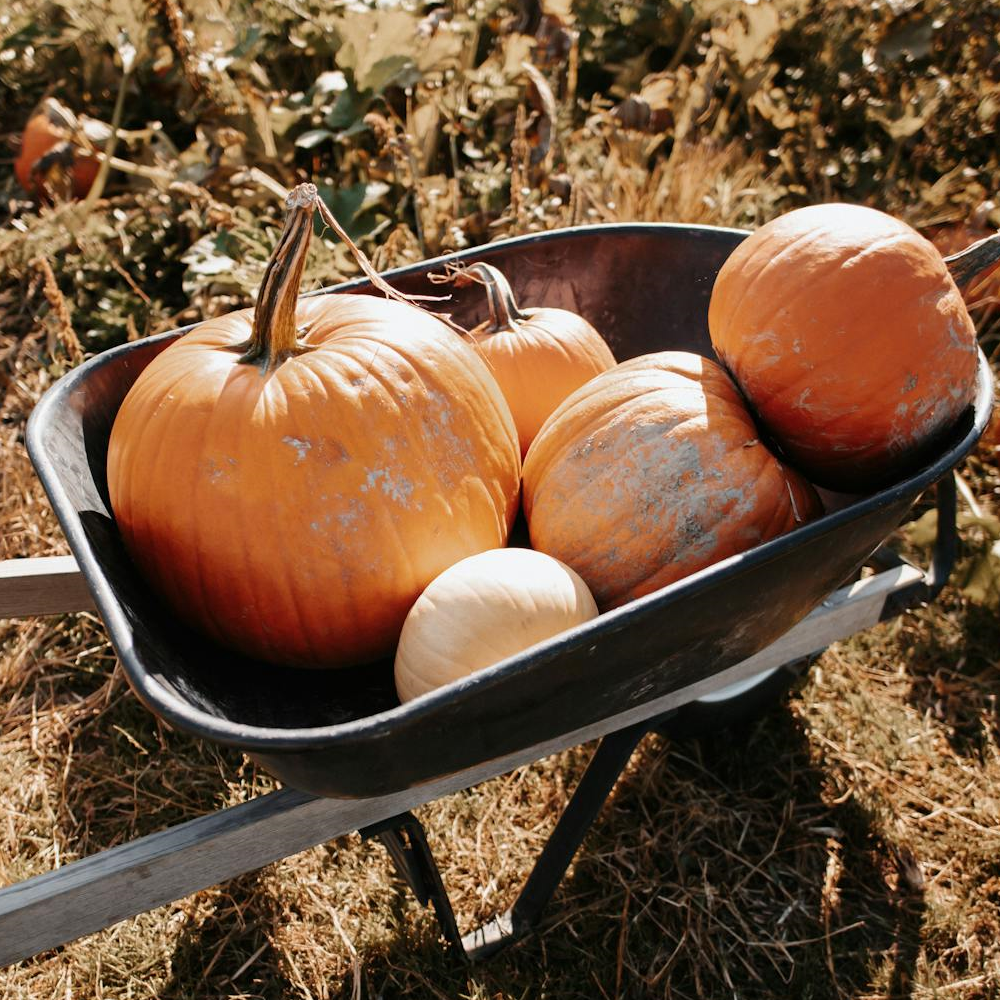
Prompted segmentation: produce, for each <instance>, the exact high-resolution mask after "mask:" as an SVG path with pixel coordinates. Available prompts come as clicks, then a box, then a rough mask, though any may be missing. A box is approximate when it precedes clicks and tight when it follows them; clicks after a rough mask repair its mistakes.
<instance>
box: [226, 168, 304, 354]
mask: <svg viewBox="0 0 1000 1000" xmlns="http://www.w3.org/2000/svg"><path fill="white" fill-rule="evenodd" d="M318 201H319V195H318V194H317V193H316V185H315V184H299V185H298V187H295V188H293V189H292V190H291V191H290V192H289V193H288V197H287V198H286V199H285V207H286V208H287V209H288V214H287V215H286V216H285V228H284V229H283V230H282V233H281V239H279V240H278V245H277V246H276V247H275V248H274V252H273V253H272V254H271V258H270V260H268V262H267V270H265V272H264V280H263V281H262V282H261V286H260V294H259V295H258V297H257V307H256V309H254V314H253V332H252V333H251V334H250V339H249V340H248V341H247V342H246V343H244V344H240V345H239V347H238V348H236V349H237V350H241V351H243V354H242V355H241V357H240V359H239V361H240V364H245V365H257V367H258V368H260V369H261V371H262V372H263V373H264V374H267V373H269V372H272V371H274V370H275V369H276V368H278V367H279V366H280V365H281V363H282V362H283V361H285V360H287V359H288V358H294V357H295V356H296V355H299V354H303V353H305V352H306V351H311V350H312V347H310V346H309V345H307V344H300V343H299V342H298V330H297V329H296V326H295V313H296V307H297V305H298V301H299V286H300V285H301V282H302V269H303V268H304V267H305V263H306V252H307V251H308V249H309V240H310V239H311V238H312V230H313V211H314V210H315V208H316V203H317V202H318Z"/></svg>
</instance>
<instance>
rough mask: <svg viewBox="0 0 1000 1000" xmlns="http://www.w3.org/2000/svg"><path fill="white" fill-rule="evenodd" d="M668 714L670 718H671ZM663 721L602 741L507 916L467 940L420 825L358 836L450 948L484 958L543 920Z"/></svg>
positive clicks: (399, 822)
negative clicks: (384, 861)
mask: <svg viewBox="0 0 1000 1000" xmlns="http://www.w3.org/2000/svg"><path fill="white" fill-rule="evenodd" d="M671 714H672V713H671ZM662 721H663V717H661V718H658V719H652V720H648V721H644V722H638V723H636V724H635V725H633V726H629V727H628V728H626V729H620V730H619V731H618V732H616V733H611V734H609V735H608V736H605V737H604V738H603V739H602V740H601V742H600V743H599V744H598V747H597V749H596V750H595V751H594V756H593V757H591V759H590V763H589V764H588V765H587V769H586V770H585V771H584V773H583V777H581V778H580V781H579V783H578V784H577V786H576V788H575V789H574V790H573V795H572V796H571V797H570V800H569V803H568V804H567V806H566V809H565V810H564V811H563V814H562V816H560V817H559V821H558V822H557V823H556V828H555V829H554V830H553V831H552V835H551V836H550V837H549V839H548V841H547V842H546V844H545V847H544V848H543V849H542V853H541V854H540V855H539V856H538V860H537V861H536V862H535V867H534V868H533V869H532V871H531V874H530V875H529V876H528V879H527V881H526V882H525V884H524V887H523V888H522V889H521V892H520V894H519V895H518V897H517V900H516V901H515V903H514V905H513V906H512V907H511V908H510V910H508V911H507V912H506V913H504V914H502V915H501V916H499V917H496V918H494V919H493V920H491V921H490V922H489V923H487V924H484V925H483V926H482V927H480V928H478V929H476V930H474V931H472V932H470V933H469V934H466V935H465V936H464V937H463V936H462V935H461V934H460V933H459V930H458V924H457V923H456V921H455V912H454V910H453V909H452V906H451V901H450V900H449V898H448V893H447V891H446V890H445V887H444V883H443V882H442V880H441V872H440V869H439V868H438V866H437V863H436V862H435V860H434V856H433V855H432V854H431V850H430V847H429V846H428V844H427V838H426V836H425V834H424V828H423V827H422V826H421V824H420V821H419V820H418V819H417V818H416V816H414V815H413V814H412V813H403V814H401V815H399V816H393V817H391V818H390V819H387V820H384V821H383V822H381V823H376V824H374V825H372V826H367V827H365V828H364V829H363V830H361V831H360V833H361V836H362V837H365V838H369V837H378V838H379V840H381V841H382V844H383V845H384V846H385V849H386V850H387V851H388V852H389V857H390V858H392V861H393V864H394V865H395V867H396V870H397V871H398V872H399V874H400V876H401V877H402V878H403V879H404V880H405V881H406V883H407V885H409V887H410V889H411V890H412V891H413V894H414V895H415V896H416V897H417V899H418V900H419V901H420V903H422V904H423V905H424V906H426V905H427V904H428V903H430V904H431V906H433V907H434V913H435V915H436V917H437V920H438V924H439V925H440V927H441V933H442V934H443V935H444V938H445V940H446V941H447V942H448V944H449V946H450V947H452V948H454V949H455V950H456V951H457V952H459V953H460V954H463V955H464V956H465V957H466V958H467V959H469V961H473V962H474V961H477V960H479V959H483V958H488V957H489V956H491V955H494V954H496V953H497V952H498V951H502V950H503V949H504V948H506V947H508V946H509V945H511V944H513V943H514V942H515V941H519V940H520V939H521V938H523V937H525V936H526V935H527V934H529V933H530V932H531V931H532V930H534V928H535V927H537V926H538V922H539V920H540V919H541V915H542V911H543V910H544V909H545V906H546V904H547V903H548V901H549V900H550V899H551V898H552V894H553V893H554V892H555V891H556V888H557V887H558V885H559V883H560V882H561V881H562V877H563V875H565V874H566V869H567V868H568V867H569V865H570V862H571V861H572V860H573V857H574V855H575V854H576V852H577V849H578V848H579V847H580V844H581V843H582V842H583V838H584V837H585V836H586V835H587V832H588V831H589V830H590V828H591V826H593V823H594V820H595V819H597V814H598V813H599V812H600V811H601V806H603V805H604V803H605V802H606V801H607V798H608V796H609V795H610V794H611V790H612V788H614V785H615V782H616V781H617V780H618V778H619V776H620V775H621V773H622V771H623V770H625V765H626V764H628V762H629V758H630V757H631V756H632V752H633V751H634V750H635V748H636V746H637V745H638V744H639V741H640V740H641V739H642V738H643V736H645V735H646V733H648V732H649V731H650V730H651V729H653V728H655V727H656V726H657V725H658V724H659V723H660V722H662Z"/></svg>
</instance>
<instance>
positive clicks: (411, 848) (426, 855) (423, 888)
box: [359, 812, 462, 951]
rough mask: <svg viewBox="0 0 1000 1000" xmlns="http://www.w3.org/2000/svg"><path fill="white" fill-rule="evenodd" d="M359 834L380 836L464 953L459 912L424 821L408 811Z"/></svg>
mask: <svg viewBox="0 0 1000 1000" xmlns="http://www.w3.org/2000/svg"><path fill="white" fill-rule="evenodd" d="M359 832H360V833H361V836H362V837H364V838H365V839H368V838H369V837H378V839H379V840H381V841H382V845H383V846H384V847H385V849H386V851H388V853H389V857H390V858H392V863H393V865H394V866H395V868H396V871H397V872H398V873H399V874H400V876H401V877H402V878H403V879H404V880H405V881H406V884H407V885H408V886H409V887H410V889H411V890H412V892H413V895H414V896H416V897H417V901H418V902H419V903H420V904H421V905H422V906H427V904H428V903H430V904H431V906H433V907H434V915H435V916H436V917H437V922H438V925H439V926H440V928H441V933H442V934H443V935H444V938H445V940H446V941H447V942H448V944H449V945H450V946H451V947H453V948H457V949H458V950H459V951H461V950H462V935H461V934H459V932H458V924H457V923H456V922H455V911H454V910H453V909H452V907H451V900H450V899H449V898H448V893H447V891H446V890H445V887H444V883H443V882H442V881H441V870H440V869H439V868H438V866H437V862H436V861H435V860H434V855H433V854H431V849H430V846H429V845H428V843H427V836H426V834H425V833H424V828H423V826H422V825H421V823H420V820H418V819H417V817H416V816H414V815H413V813H409V812H406V813H402V814H401V815H399V816H392V817H390V818H389V819H387V820H383V821H382V822H381V823H376V824H374V825H373V826H367V827H365V828H364V829H363V830H361V831H359Z"/></svg>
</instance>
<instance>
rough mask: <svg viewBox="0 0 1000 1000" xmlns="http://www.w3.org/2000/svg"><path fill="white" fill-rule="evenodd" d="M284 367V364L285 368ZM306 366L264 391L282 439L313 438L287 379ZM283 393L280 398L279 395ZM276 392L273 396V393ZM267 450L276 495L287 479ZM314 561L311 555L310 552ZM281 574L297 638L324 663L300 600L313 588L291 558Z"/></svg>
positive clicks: (274, 454) (315, 659)
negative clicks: (279, 424) (280, 419)
mask: <svg viewBox="0 0 1000 1000" xmlns="http://www.w3.org/2000/svg"><path fill="white" fill-rule="evenodd" d="M288 360H290V361H295V360H296V359H295V358H290V359H288ZM284 367H285V366H284V365H283V366H282V368H284ZM302 369H306V370H307V366H305V365H302V364H299V365H295V367H293V368H291V369H290V370H289V371H288V372H287V373H282V372H281V370H280V369H279V371H275V372H274V374H275V376H279V375H281V374H283V377H276V378H275V379H274V380H273V381H272V382H271V383H270V385H269V386H268V388H269V389H270V390H271V392H270V393H268V392H265V396H272V398H269V399H268V402H269V403H270V404H271V405H272V407H275V408H277V409H280V410H281V412H282V413H283V415H284V418H283V426H282V428H281V430H282V431H284V432H285V433H284V435H283V437H282V440H286V439H288V438H292V439H295V440H298V441H310V442H311V441H312V435H311V430H312V424H311V423H309V421H308V419H305V420H303V418H302V417H300V416H299V414H298V412H297V411H296V408H295V407H294V405H292V403H291V401H290V400H291V399H293V398H294V396H292V397H290V396H289V393H288V387H287V385H286V384H285V382H286V380H287V379H288V378H289V377H290V376H291V375H292V374H294V373H295V372H296V371H297V370H302ZM279 393H280V396H281V398H280V400H279V399H278V398H273V397H277V396H278V394H279ZM272 394H273V395H272ZM315 412H316V410H315V409H314V408H313V407H311V406H310V407H306V413H305V414H304V416H305V417H306V418H308V416H309V415H310V414H311V413H315ZM289 420H291V425H290V426H288V423H287V422H288V421H289ZM263 450H264V451H265V452H266V453H267V468H268V472H269V479H270V481H271V483H272V485H273V489H274V492H275V493H276V494H277V493H279V492H280V491H282V490H284V489H285V488H286V485H287V484H286V482H285V478H284V477H283V476H282V473H281V470H280V469H278V468H277V456H278V449H276V448H264V449H263ZM310 561H311V555H310ZM280 563H281V569H282V573H281V575H282V577H283V582H284V587H283V591H284V594H285V600H286V601H287V602H288V604H289V605H290V606H291V610H292V615H293V616H294V619H295V621H296V623H297V627H296V629H295V634H296V637H297V638H299V639H300V641H301V640H304V641H303V642H302V645H303V646H304V647H305V648H306V650H307V657H308V661H309V662H310V663H321V662H322V656H320V655H319V654H320V650H321V646H320V645H319V643H318V637H317V635H316V630H315V628H314V627H313V622H312V621H311V619H310V618H309V616H308V615H307V613H306V612H305V611H304V602H303V601H302V600H301V597H302V596H303V594H305V596H306V598H307V600H308V591H309V589H310V588H308V587H306V586H305V585H304V583H302V582H298V583H297V580H298V577H299V572H298V567H296V566H293V565H292V562H291V560H288V559H282V560H280ZM287 617H288V615H287V611H285V610H284V609H283V610H282V615H281V620H282V622H284V621H285V619H286V618H287Z"/></svg>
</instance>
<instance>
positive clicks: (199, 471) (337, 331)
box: [108, 185, 520, 666]
mask: <svg viewBox="0 0 1000 1000" xmlns="http://www.w3.org/2000/svg"><path fill="white" fill-rule="evenodd" d="M315 201H316V189H315V188H314V187H313V186H312V185H301V186H300V187H299V188H297V189H296V190H295V191H293V192H292V194H291V195H290V196H289V202H288V204H289V214H288V219H287V221H286V228H285V232H284V234H283V235H282V238H281V241H280V243H279V245H278V247H277V249H276V250H275V253H274V256H273V257H272V259H271V262H270V264H269V266H268V270H267V272H266V274H265V278H264V282H263V285H262V287H261V293H260V298H259V301H258V304H257V307H256V311H250V310H246V311H242V312H237V313H232V314H230V315H228V316H224V317H222V318H219V319H213V320H208V321H206V322H204V323H202V324H200V325H199V326H198V327H196V328H195V329H193V330H192V331H191V332H189V333H187V334H186V335H185V336H183V337H182V338H181V339H179V340H178V341H177V342H176V343H175V344H173V345H171V346H170V347H168V348H167V349H166V350H165V351H164V352H163V353H162V354H160V355H159V356H158V357H157V358H156V359H155V360H154V361H153V362H152V363H151V364H150V365H149V366H148V367H147V368H146V369H145V370H144V371H143V372H142V373H141V375H140V376H139V378H138V379H137V380H136V382H135V385H134V386H133V387H132V389H131V390H130V392H129V393H128V395H127V397H126V399H125V401H124V402H123V404H122V407H121V410H120V412H119V413H118V416H117V418H116V420H115V424H114V427H113V430H112V433H111V441H110V448H109V454H108V486H109V491H110V496H111V503H112V507H113V510H114V514H115V519H116V521H117V523H118V527H119V529H120V531H121V534H122V538H123V539H124V542H125V545H126V547H127V549H128V551H129V552H130V553H131V555H132V556H133V558H134V559H135V561H136V563H137V564H138V565H139V567H140V569H141V570H142V571H143V573H144V574H145V576H146V577H147V579H148V580H149V581H150V583H151V584H152V586H153V587H154V588H155V590H156V591H157V592H158V593H159V594H160V595H161V596H162V597H163V599H164V600H165V601H166V603H167V604H168V606H169V607H170V608H172V609H173V611H174V612H175V613H176V614H177V615H179V616H180V617H181V618H182V619H183V620H185V621H187V622H188V623H190V624H192V625H194V626H196V627H198V628H200V629H201V630H203V631H204V632H205V633H207V634H208V635H210V636H211V637H213V638H214V639H216V640H217V641H219V642H220V643H224V644H227V645H229V646H232V647H234V648H236V649H238V650H242V651H243V652H245V653H247V654H249V655H251V656H254V657H258V658H261V659H264V660H270V661H274V662H279V663H287V664H296V665H301V666H335V665H342V664H350V663H357V662H363V661H367V660H371V659H374V658H377V657H379V656H382V655H386V654H388V653H390V652H391V650H392V648H393V646H394V645H395V643H396V640H397V638H398V635H399V631H400V628H401V627H402V624H403V620H404V618H405V617H406V613H407V611H408V610H409V608H410V606H411V605H412V604H413V602H414V601H415V600H416V598H417V597H418V595H419V594H420V592H421V591H422V590H423V589H424V587H426V586H427V584H428V583H430V581H431V580H432V579H434V577H436V576H437V575H438V574H439V573H441V572H442V571H443V570H444V569H446V568H447V567H448V566H450V565H451V564H452V563H455V562H457V561H458V560H460V559H462V558H464V557H465V556H468V555H471V554H473V553H476V552H480V551H483V550H486V549H491V548H496V547H498V546H503V545H504V544H505V543H506V540H507V536H508V532H509V529H510V525H511V523H512V522H513V519H514V515H515V513H516V510H517V501H518V491H519V485H520V455H519V452H518V446H517V436H516V432H515V429H514V423H513V420H512V418H511V416H510V411H509V409H508V407H507V404H506V402H505V401H504V399H503V396H502V394H501V393H500V390H499V388H498V387H497V385H496V382H495V381H494V379H493V377H492V376H491V375H490V372H489V370H488V368H487V367H486V365H485V363H484V362H483V361H482V360H481V359H480V358H479V357H478V356H477V354H476V352H475V350H474V349H473V348H472V347H470V346H469V345H467V344H465V343H463V342H462V340H461V338H460V337H458V336H456V334H455V333H454V332H453V331H452V330H450V329H449V328H448V327H446V326H445V325H444V324H443V323H441V322H440V321H439V320H437V319H436V318H434V317H433V316H431V315H429V314H428V313H425V312H424V311H422V310H421V309H418V308H416V307H415V306H412V305H407V304H404V303H401V302H393V301H387V300H385V299H381V298H378V297H375V296H371V295H349V294H342V295H324V296H318V297H314V298H305V299H301V300H300V299H298V287H299V280H300V276H301V272H302V266H303V262H304V259H305V252H306V247H307V245H308V242H309V237H310V234H311V232H312V226H313V221H312V216H313V208H314V203H315Z"/></svg>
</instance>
